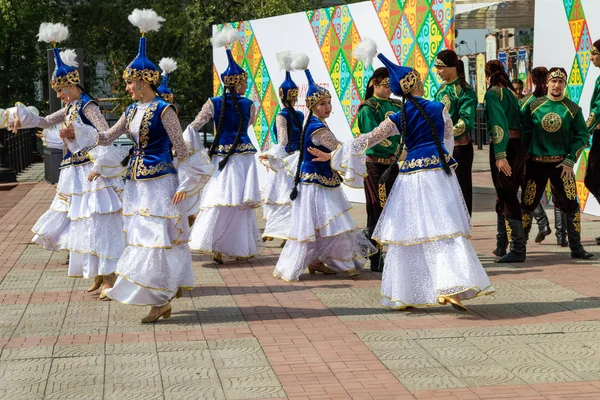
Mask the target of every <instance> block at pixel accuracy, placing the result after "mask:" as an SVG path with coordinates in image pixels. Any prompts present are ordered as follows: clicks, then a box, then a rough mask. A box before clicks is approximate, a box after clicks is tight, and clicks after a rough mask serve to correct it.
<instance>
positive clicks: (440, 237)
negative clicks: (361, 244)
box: [373, 232, 472, 247]
mask: <svg viewBox="0 0 600 400" xmlns="http://www.w3.org/2000/svg"><path fill="white" fill-rule="evenodd" d="M460 237H462V238H465V239H467V240H471V238H472V236H471V234H470V233H464V232H459V233H451V234H448V235H438V236H429V237H422V238H416V239H414V240H411V241H403V242H400V241H387V240H382V241H379V240H377V239H375V238H373V240H375V241H376V242H377V243H378V244H379V245H384V244H387V245H391V246H403V247H408V246H417V245H421V244H425V243H431V242H439V241H440V240H448V239H456V238H460Z"/></svg>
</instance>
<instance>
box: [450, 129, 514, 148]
mask: <svg viewBox="0 0 600 400" xmlns="http://www.w3.org/2000/svg"><path fill="white" fill-rule="evenodd" d="M455 136H456V135H455ZM502 139H504V129H502V127H501V126H498V125H494V127H493V128H492V140H493V141H494V144H499V143H501V142H502Z"/></svg>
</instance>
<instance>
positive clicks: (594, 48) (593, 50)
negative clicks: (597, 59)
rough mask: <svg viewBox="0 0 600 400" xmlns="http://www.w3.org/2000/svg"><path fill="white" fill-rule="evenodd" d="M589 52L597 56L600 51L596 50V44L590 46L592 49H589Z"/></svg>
mask: <svg viewBox="0 0 600 400" xmlns="http://www.w3.org/2000/svg"><path fill="white" fill-rule="evenodd" d="M590 54H591V55H593V56H598V55H600V51H599V50H598V48H597V47H596V46H592V49H591V50H590Z"/></svg>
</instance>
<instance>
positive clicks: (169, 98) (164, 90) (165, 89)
mask: <svg viewBox="0 0 600 400" xmlns="http://www.w3.org/2000/svg"><path fill="white" fill-rule="evenodd" d="M168 78H169V75H167V74H164V75H163V77H162V82H161V83H160V86H159V87H158V89H157V91H158V94H159V95H160V97H162V98H163V99H164V100H165V101H166V102H169V103H173V97H174V96H173V92H171V89H169V85H168V83H167V80H168Z"/></svg>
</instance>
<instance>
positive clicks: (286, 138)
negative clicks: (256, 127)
mask: <svg viewBox="0 0 600 400" xmlns="http://www.w3.org/2000/svg"><path fill="white" fill-rule="evenodd" d="M277 59H278V60H279V65H280V66H281V68H282V69H284V70H285V80H284V81H283V83H282V84H281V86H280V87H279V98H280V99H281V103H282V104H283V110H281V112H280V113H279V114H278V115H277V117H276V118H275V127H274V128H273V133H274V135H275V138H276V140H275V141H274V145H273V146H271V148H270V149H269V152H268V153H266V154H263V155H261V156H260V159H261V161H262V162H263V163H264V164H265V165H266V166H268V167H269V168H271V169H272V170H273V173H272V174H269V178H268V179H269V180H268V181H267V184H266V185H265V187H264V188H263V195H262V197H263V199H262V201H263V215H264V219H265V220H266V221H267V223H266V225H265V230H264V232H263V239H264V240H265V241H266V240H272V239H273V238H279V239H284V240H285V239H287V237H288V230H289V227H290V218H291V215H292V201H291V200H290V192H291V191H292V188H293V187H294V179H293V178H292V177H291V176H290V175H288V173H287V172H286V170H285V166H284V164H283V159H284V158H286V157H288V156H289V155H290V154H292V153H295V152H297V151H298V150H299V149H300V136H301V134H302V122H303V121H304V114H302V112H301V111H297V110H294V105H295V104H296V102H297V101H298V86H297V85H296V83H294V81H293V80H292V77H291V75H290V71H291V70H292V59H293V57H292V54H291V53H290V52H283V53H279V54H277Z"/></svg>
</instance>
